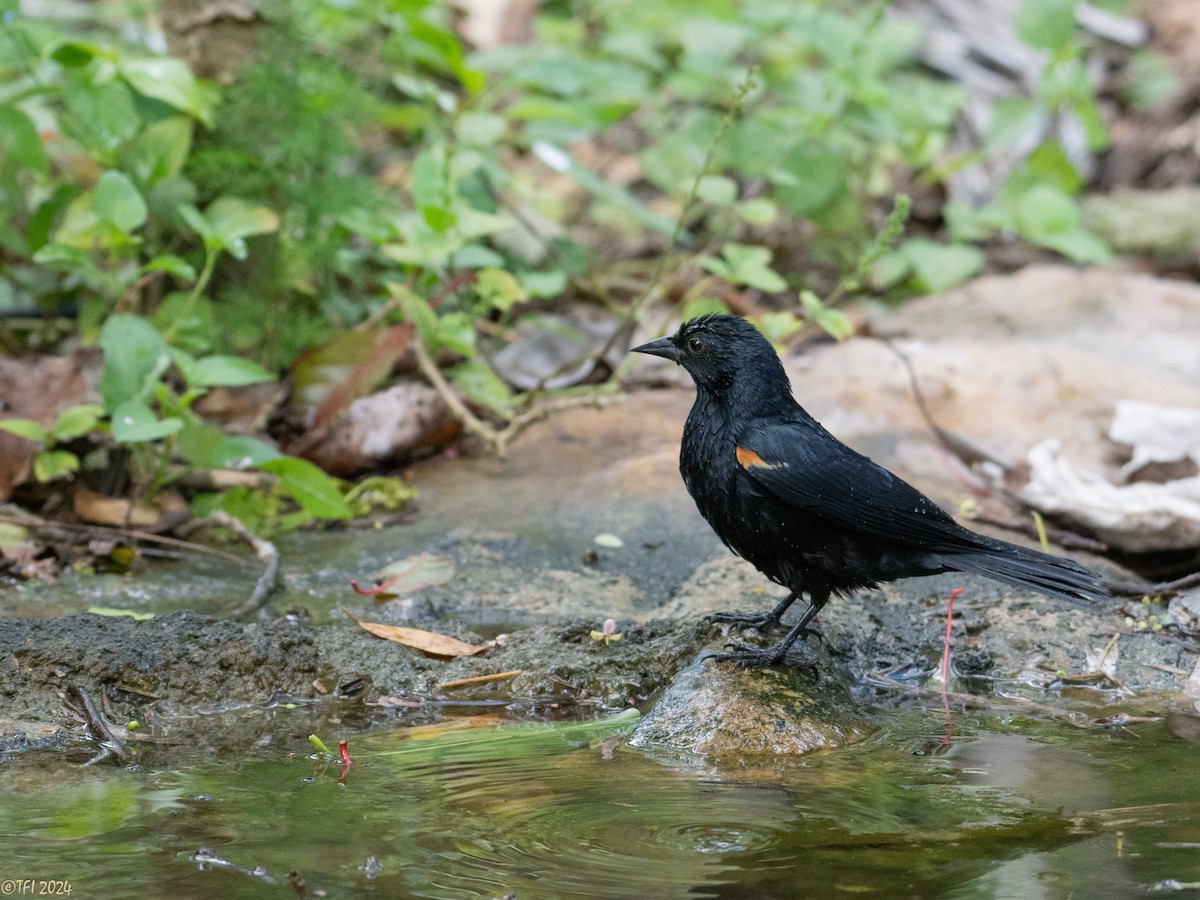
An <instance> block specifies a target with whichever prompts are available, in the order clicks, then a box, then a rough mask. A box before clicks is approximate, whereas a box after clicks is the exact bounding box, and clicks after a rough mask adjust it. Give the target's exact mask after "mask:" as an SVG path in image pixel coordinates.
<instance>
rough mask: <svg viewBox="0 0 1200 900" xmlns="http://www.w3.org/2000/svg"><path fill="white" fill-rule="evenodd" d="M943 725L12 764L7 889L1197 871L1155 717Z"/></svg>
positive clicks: (3, 876)
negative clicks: (684, 743) (225, 759)
mask: <svg viewBox="0 0 1200 900" xmlns="http://www.w3.org/2000/svg"><path fill="white" fill-rule="evenodd" d="M627 715H628V714H627ZM941 719H942V713H941V711H940V710H937V711H931V710H919V709H911V708H910V709H901V710H893V711H890V712H888V713H887V714H886V723H885V724H884V725H883V726H882V727H881V728H880V730H879V731H878V733H877V734H876V735H875V736H874V737H873V738H872V739H871V740H869V741H867V742H865V743H863V744H860V745H858V746H856V747H853V748H850V749H847V750H842V751H837V752H833V753H829V754H824V755H816V756H810V757H805V758H802V759H791V758H788V759H783V758H769V759H765V760H764V759H761V758H759V759H752V760H744V761H727V762H726V763H724V764H723V765H722V766H721V767H720V768H713V767H711V766H709V765H708V764H706V763H705V761H704V760H701V759H698V758H694V757H688V756H686V755H684V754H680V753H678V752H674V751H672V752H667V751H664V750H653V749H651V750H649V751H647V750H639V749H635V748H631V747H628V746H625V745H624V744H621V743H619V742H617V741H616V740H615V738H614V737H611V736H610V737H609V739H608V740H607V741H605V740H603V737H604V735H605V733H607V734H609V735H613V734H615V733H619V730H618V731H617V732H614V730H613V729H614V726H612V725H607V726H606V725H605V724H604V723H600V724H596V725H594V726H588V727H587V730H582V731H581V726H579V725H573V726H567V727H565V728H564V727H563V726H557V727H553V728H552V727H550V726H534V727H532V728H530V727H525V726H511V725H508V726H504V727H502V728H497V727H496V726H495V724H494V723H490V722H489V723H488V724H487V726H485V727H482V728H473V729H469V730H464V731H455V730H452V729H447V728H445V727H434V728H432V729H411V728H410V729H396V730H392V731H387V732H376V733H372V734H369V735H364V736H359V737H356V738H352V739H351V744H350V752H351V754H352V756H353V758H354V765H353V767H352V768H350V769H349V771H348V772H346V773H345V777H344V779H341V780H340V778H339V776H340V775H341V774H342V771H341V766H340V765H339V764H338V763H337V762H336V761H331V760H319V759H315V758H311V757H307V756H304V755H291V756H287V757H283V756H279V757H270V756H257V757H252V758H246V759H243V760H241V761H239V762H236V763H227V764H218V763H213V764H204V765H196V766H192V767H190V768H186V769H183V770H179V771H130V770H126V769H123V768H119V767H114V766H110V765H107V764H101V765H98V766H93V767H90V768H74V769H71V768H67V769H64V768H62V767H61V763H60V761H53V762H52V763H51V764H52V765H53V768H49V767H47V768H42V767H40V766H39V764H38V763H37V761H36V759H34V758H31V757H30V756H28V755H27V756H25V757H22V758H19V759H17V760H15V761H13V763H12V764H10V765H7V766H4V767H0V798H2V799H0V846H3V848H4V850H3V854H2V857H0V892H4V893H6V894H9V895H16V894H17V890H18V888H19V885H18V887H17V888H14V887H13V885H11V884H9V880H20V879H32V880H33V881H34V882H37V881H39V880H51V879H56V880H63V881H68V882H69V883H70V885H71V888H72V896H76V897H80V896H82V897H148V896H171V897H174V898H190V897H213V896H221V897H269V896H279V897H290V896H295V893H294V892H293V889H292V887H291V886H290V885H289V884H288V879H287V874H288V872H289V871H290V870H293V869H295V870H297V871H298V872H299V873H300V875H301V876H302V877H303V879H304V881H305V883H306V884H307V889H308V891H309V893H310V895H314V896H315V895H316V892H317V891H323V892H325V895H326V896H329V897H355V896H363V895H368V894H369V895H374V896H380V897H410V896H411V897H436V898H476V897H479V898H490V897H496V896H503V895H505V894H509V893H514V894H515V895H516V896H517V897H519V898H521V900H529V898H541V897H546V898H555V897H763V898H769V897H796V896H844V895H853V894H859V893H862V894H867V895H869V896H879V897H935V896H948V897H956V898H974V897H987V898H993V897H1014V898H1022V900H1027V898H1039V897H1067V896H1072V897H1110V896H1132V895H1137V894H1140V893H1142V892H1144V891H1147V890H1148V889H1149V888H1150V886H1152V885H1156V884H1158V885H1160V887H1161V886H1162V885H1163V884H1164V883H1166V882H1167V881H1168V880H1170V879H1173V880H1175V881H1177V882H1182V883H1187V882H1198V881H1200V780H1198V779H1196V778H1195V772H1196V771H1197V770H1198V767H1200V749H1198V748H1197V747H1196V746H1195V745H1193V744H1191V743H1188V742H1186V741H1184V740H1181V739H1179V738H1177V737H1175V736H1174V735H1173V734H1172V733H1171V731H1170V730H1169V729H1168V727H1167V725H1166V723H1164V722H1151V723H1142V724H1138V725H1136V726H1134V727H1133V728H1132V729H1130V730H1115V731H1095V730H1083V729H1077V728H1074V727H1072V726H1070V725H1066V724H1062V723H1057V722H1043V721H1032V720H1029V719H1025V718H1017V717H1011V716H997V715H992V714H981V713H974V714H965V713H963V714H955V718H954V735H953V737H952V738H951V739H950V740H949V741H948V742H945V738H944V734H945V732H944V725H943V724H942V721H941ZM330 737H332V735H325V738H326V740H327V742H328V740H329V738H330ZM201 848H207V851H204V852H203V853H201ZM198 853H199V854H200V857H207V858H208V861H205V860H204V859H203V858H198ZM239 867H240V868H239ZM256 868H257V869H259V870H260V871H257V872H255V871H253V870H255V869H256ZM1193 892H1194V888H1193ZM28 893H29V894H32V893H33V892H32V891H30V892H28Z"/></svg>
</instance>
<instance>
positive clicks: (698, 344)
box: [688, 337, 704, 353]
mask: <svg viewBox="0 0 1200 900" xmlns="http://www.w3.org/2000/svg"><path fill="white" fill-rule="evenodd" d="M688 349H689V350H691V351H692V352H693V353H699V352H700V351H701V350H703V349H704V341H702V340H700V338H697V337H694V338H691V339H690V340H689V341H688Z"/></svg>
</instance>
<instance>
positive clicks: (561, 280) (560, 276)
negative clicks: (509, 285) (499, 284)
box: [517, 269, 567, 299]
mask: <svg viewBox="0 0 1200 900" xmlns="http://www.w3.org/2000/svg"><path fill="white" fill-rule="evenodd" d="M517 278H518V280H519V281H520V282H521V287H522V288H523V289H524V290H525V293H526V294H528V295H529V296H530V297H539V298H546V299H553V298H554V297H557V296H559V295H560V294H562V292H563V291H565V290H566V289H567V273H566V272H563V271H562V270H560V269H551V270H550V271H549V272H522V273H521V274H520V275H518V276H517Z"/></svg>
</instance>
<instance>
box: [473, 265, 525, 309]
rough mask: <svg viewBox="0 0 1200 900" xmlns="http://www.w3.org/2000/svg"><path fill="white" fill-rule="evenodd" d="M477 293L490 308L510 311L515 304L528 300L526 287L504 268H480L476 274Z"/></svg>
mask: <svg viewBox="0 0 1200 900" xmlns="http://www.w3.org/2000/svg"><path fill="white" fill-rule="evenodd" d="M475 293H477V294H478V295H479V299H480V300H482V301H483V302H484V303H485V304H487V307H488V308H489V309H494V310H497V311H499V312H508V311H509V310H510V309H512V308H513V304H515V303H520V302H521V301H524V300H528V299H529V295H528V294H526V293H525V288H524V287H523V286H522V285H521V282H520V281H518V280H517V279H516V277H515V276H513V274H512V273H511V272H507V271H505V270H504V269H480V270H479V274H478V275H476V276H475Z"/></svg>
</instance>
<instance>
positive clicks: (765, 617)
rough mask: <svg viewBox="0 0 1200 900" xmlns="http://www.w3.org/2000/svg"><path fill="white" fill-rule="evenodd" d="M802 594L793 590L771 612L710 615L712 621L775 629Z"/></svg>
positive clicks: (767, 629) (759, 628)
mask: <svg viewBox="0 0 1200 900" xmlns="http://www.w3.org/2000/svg"><path fill="white" fill-rule="evenodd" d="M799 596H800V593H799V592H798V591H792V592H791V593H790V594H788V595H787V596H786V597H784V598H783V599H782V600H780V601H779V602H778V603H777V604H776V605H775V608H774V609H772V610H771V611H770V612H766V613H759V614H757V615H755V614H753V613H713V614H712V615H711V616H709V617H708V621H710V622H728V623H729V624H731V625H738V626H740V627H742V628H757V629H758V630H759V631H773V630H774V629H776V628H778V627H779V622H780V619H782V618H783V614H784V613H785V612H787V610H788V607H789V606H791V605H792V604H793V603H795V602H796V599H797V598H798V597H799Z"/></svg>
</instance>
